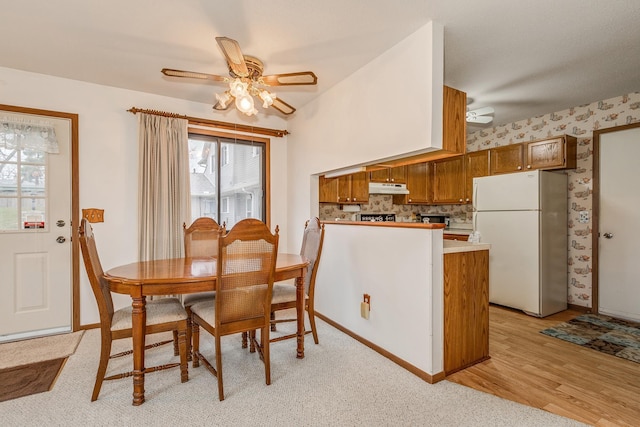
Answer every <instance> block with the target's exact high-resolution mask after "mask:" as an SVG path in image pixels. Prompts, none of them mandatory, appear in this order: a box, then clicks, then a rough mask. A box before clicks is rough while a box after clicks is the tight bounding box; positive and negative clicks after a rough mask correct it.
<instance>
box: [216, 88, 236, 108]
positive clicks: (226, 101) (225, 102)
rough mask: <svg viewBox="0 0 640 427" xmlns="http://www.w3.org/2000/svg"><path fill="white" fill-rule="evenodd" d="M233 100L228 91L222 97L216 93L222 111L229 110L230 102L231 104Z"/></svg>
mask: <svg viewBox="0 0 640 427" xmlns="http://www.w3.org/2000/svg"><path fill="white" fill-rule="evenodd" d="M231 98H233V97H232V96H231V94H230V93H229V92H228V91H227V92H225V93H223V94H222V95H220V94H219V93H216V100H217V101H218V104H220V108H222V109H225V108H227V105H229V102H231Z"/></svg>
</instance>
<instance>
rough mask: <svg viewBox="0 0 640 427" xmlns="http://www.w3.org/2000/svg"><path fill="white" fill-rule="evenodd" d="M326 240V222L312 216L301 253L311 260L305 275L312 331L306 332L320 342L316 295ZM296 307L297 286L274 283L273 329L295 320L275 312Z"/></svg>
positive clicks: (289, 336)
mask: <svg viewBox="0 0 640 427" xmlns="http://www.w3.org/2000/svg"><path fill="white" fill-rule="evenodd" d="M323 241H324V224H320V220H319V219H318V218H317V217H316V218H311V219H310V220H308V221H307V222H306V223H305V225H304V233H303V235H302V247H301V248H300V255H302V256H303V257H304V258H306V259H307V260H308V261H309V266H308V267H307V274H306V275H305V277H304V292H305V305H304V308H305V311H306V312H307V315H308V316H309V324H310V326H311V331H305V334H308V333H312V334H313V341H314V342H315V343H316V344H318V331H317V329H316V312H315V308H314V296H315V288H316V274H317V273H318V265H320V255H321V254H322V243H323ZM295 307H296V287H295V285H294V284H290V283H276V284H274V285H273V296H272V299H271V325H272V331H273V330H274V327H275V325H276V324H278V323H281V322H294V321H296V319H295V318H286V319H276V318H275V313H276V312H277V311H280V310H286V309H290V308H295ZM295 336H296V334H290V335H285V336H281V337H276V338H273V339H271V342H276V341H282V340H286V339H289V338H294V337H295Z"/></svg>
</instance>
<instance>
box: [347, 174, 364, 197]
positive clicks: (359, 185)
mask: <svg viewBox="0 0 640 427" xmlns="http://www.w3.org/2000/svg"><path fill="white" fill-rule="evenodd" d="M349 178H350V179H351V203H362V202H366V201H368V200H369V176H368V174H367V172H358V173H354V174H352V175H350V176H349Z"/></svg>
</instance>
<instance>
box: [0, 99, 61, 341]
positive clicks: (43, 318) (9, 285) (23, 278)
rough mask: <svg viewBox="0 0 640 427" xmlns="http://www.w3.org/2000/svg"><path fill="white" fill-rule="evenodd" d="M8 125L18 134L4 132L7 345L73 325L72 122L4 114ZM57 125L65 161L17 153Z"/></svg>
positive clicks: (3, 329) (2, 266)
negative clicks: (25, 141) (22, 141)
mask: <svg viewBox="0 0 640 427" xmlns="http://www.w3.org/2000/svg"><path fill="white" fill-rule="evenodd" d="M3 120H4V121H5V123H9V122H11V121H13V122H12V123H13V125H15V129H14V130H13V133H12V134H11V133H10V132H9V131H7V130H6V127H5V130H3V131H2V133H0V271H1V276H2V278H1V279H0V283H1V285H0V342H1V341H9V340H15V339H21V338H26V337H31V336H39V335H48V334H52V333H60V332H66V331H70V330H71V324H72V312H71V307H72V303H71V300H72V296H71V295H72V291H71V290H72V275H71V271H72V263H71V257H72V248H71V191H72V190H71V153H70V148H71V126H72V124H71V120H70V119H66V118H57V117H50V116H38V115H32V114H23V113H12V112H7V111H0V123H2V122H3ZM25 124H30V125H33V126H32V128H31V129H27V128H24V127H23V125H25ZM38 126H41V127H38ZM51 126H53V128H54V129H55V134H56V139H57V141H58V145H59V154H50V153H46V152H44V151H41V150H40V149H36V148H33V147H31V148H29V147H25V146H24V145H21V146H18V147H17V148H16V142H17V141H18V139H20V138H25V139H26V138H27V137H26V136H25V135H26V134H27V132H33V128H36V127H38V132H40V135H45V136H44V139H47V138H46V135H48V134H47V132H48V131H47V129H50V127H51ZM21 132H22V135H20V133H21ZM30 136H33V135H32V134H30ZM37 137H38V135H36V138H37ZM31 141H34V140H31Z"/></svg>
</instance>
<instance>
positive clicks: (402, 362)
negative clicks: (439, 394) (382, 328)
mask: <svg viewBox="0 0 640 427" xmlns="http://www.w3.org/2000/svg"><path fill="white" fill-rule="evenodd" d="M316 316H317V317H318V318H320V319H322V320H324V321H325V322H327V323H328V324H330V325H331V326H333V327H334V328H336V329H338V330H339V331H342V332H344V333H345V334H347V335H349V336H350V337H351V338H353V339H355V340H356V341H359V342H360V343H362V344H364V345H366V346H367V347H369V348H370V349H371V350H373V351H375V352H376V353H379V354H381V355H382V356H384V357H386V358H387V359H389V360H391V361H392V362H394V363H395V364H397V365H399V366H401V367H403V368H404V369H406V370H407V371H409V372H411V373H412V374H414V375H416V376H417V377H419V378H421V379H423V380H424V381H426V382H428V383H429V384H435V383H437V382H439V381H442V380H443V379H444V378H445V373H444V372H438V373H437V374H435V375H431V374H428V373H426V372H425V371H423V370H422V369H419V368H417V367H416V366H414V365H412V364H411V363H409V362H407V361H406V360H403V359H400V358H399V357H398V356H396V355H394V354H393V353H390V352H389V351H387V350H385V349H384V348H382V347H380V346H378V345H376V344H374V343H372V342H371V341H369V340H366V339H364V338H362V337H361V336H360V335H358V334H356V333H354V332H353V331H351V330H349V329H347V328H345V327H344V326H342V325H340V324H338V323H336V322H334V321H333V320H331V319H329V318H328V317H327V316H325V315H323V314H321V313H318V312H317V311H316Z"/></svg>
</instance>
